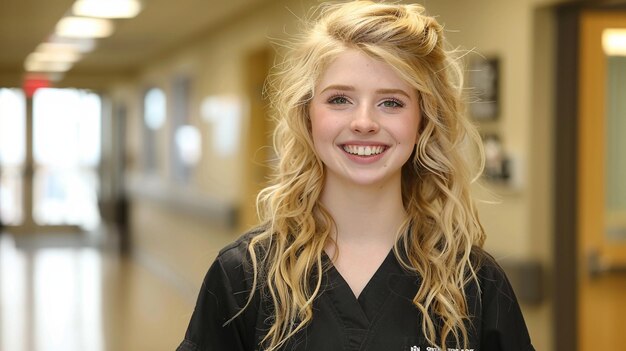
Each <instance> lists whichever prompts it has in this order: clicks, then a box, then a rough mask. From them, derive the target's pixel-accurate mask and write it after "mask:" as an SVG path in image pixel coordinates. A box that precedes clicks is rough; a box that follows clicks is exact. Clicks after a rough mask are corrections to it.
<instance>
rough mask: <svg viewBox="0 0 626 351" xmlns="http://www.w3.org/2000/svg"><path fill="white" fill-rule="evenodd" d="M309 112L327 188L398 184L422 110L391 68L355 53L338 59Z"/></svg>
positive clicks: (413, 91)
mask: <svg viewBox="0 0 626 351" xmlns="http://www.w3.org/2000/svg"><path fill="white" fill-rule="evenodd" d="M309 113H310V117H311V127H312V135H313V143H314V145H315V151H316V153H317V155H318V157H319V158H320V159H321V161H322V162H323V163H324V165H325V166H326V183H327V184H328V183H329V182H340V183H339V184H341V183H343V184H346V185H362V186H372V185H373V186H384V185H386V184H390V183H389V182H398V184H399V182H400V174H401V168H402V166H403V165H404V164H405V163H406V161H407V160H408V159H409V157H410V156H411V153H412V151H413V148H414V146H415V143H416V140H417V135H418V128H419V123H420V109H419V98H418V95H417V91H416V89H414V88H413V87H412V86H410V85H409V84H408V83H407V82H405V81H404V80H403V79H402V78H400V76H399V75H398V74H397V73H396V72H395V71H394V70H393V69H392V68H391V66H389V65H388V64H386V63H383V62H381V61H377V60H374V59H372V58H370V57H369V56H367V55H365V54H363V53H361V52H359V51H357V50H348V51H346V52H344V53H342V54H340V55H339V56H338V57H337V58H336V59H335V60H334V61H333V62H332V63H331V64H330V65H329V66H328V68H327V69H326V71H325V72H324V73H323V74H322V76H321V79H320V81H319V83H318V85H317V86H316V87H315V95H314V96H313V99H312V101H311V104H310V110H309Z"/></svg>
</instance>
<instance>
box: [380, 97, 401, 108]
mask: <svg viewBox="0 0 626 351" xmlns="http://www.w3.org/2000/svg"><path fill="white" fill-rule="evenodd" d="M382 105H383V107H391V108H395V107H404V104H403V103H402V102H400V101H398V100H395V99H393V100H385V101H383V103H382Z"/></svg>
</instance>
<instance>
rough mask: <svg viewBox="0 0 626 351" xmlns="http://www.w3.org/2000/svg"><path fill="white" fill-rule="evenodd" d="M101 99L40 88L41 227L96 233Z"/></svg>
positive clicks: (36, 104)
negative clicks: (72, 227)
mask: <svg viewBox="0 0 626 351" xmlns="http://www.w3.org/2000/svg"><path fill="white" fill-rule="evenodd" d="M101 111H102V108H101V99H100V97H99V96H98V95H97V94H95V93H92V92H88V91H83V90H76V89H39V90H37V92H36V93H35V95H34V97H33V157H34V162H35V174H34V182H33V219H34V220H35V222H36V223H38V224H41V225H65V224H70V225H79V226H81V227H83V228H85V229H93V228H95V227H96V226H97V225H98V224H99V221H100V216H99V212H98V206H97V190H98V187H99V184H98V175H97V166H98V164H99V163H100V146H101V142H100V135H101V131H100V130H101Z"/></svg>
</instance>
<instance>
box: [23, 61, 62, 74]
mask: <svg viewBox="0 0 626 351" xmlns="http://www.w3.org/2000/svg"><path fill="white" fill-rule="evenodd" d="M24 68H25V69H26V71H28V72H66V71H69V70H70V68H72V63H71V62H56V61H36V60H28V59H27V60H26V63H24Z"/></svg>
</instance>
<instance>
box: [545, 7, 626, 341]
mask: <svg viewBox="0 0 626 351" xmlns="http://www.w3.org/2000/svg"><path fill="white" fill-rule="evenodd" d="M557 18H558V33H559V37H558V38H557V42H558V48H557V52H558V59H557V62H558V65H557V67H556V70H557V87H556V88H557V91H556V94H557V110H556V116H557V117H556V131H557V132H556V135H555V137H556V155H555V160H556V168H555V169H556V170H557V171H556V173H555V182H554V183H555V185H556V187H555V199H556V201H555V213H556V220H555V245H554V246H555V272H556V275H555V282H554V295H553V296H554V304H555V309H554V311H555V317H554V320H555V332H556V338H555V350H590V349H610V348H613V347H619V346H620V345H623V344H624V343H626V334H625V333H624V330H626V322H625V321H624V319H623V315H625V314H626V302H625V301H626V299H625V298H626V190H624V185H623V184H624V183H623V179H624V177H626V165H625V164H624V161H623V160H626V157H624V155H625V154H626V143H624V142H623V141H622V140H624V138H623V134H624V132H626V130H625V129H626V106H625V105H624V101H626V100H624V98H623V96H625V95H626V58H624V57H618V56H616V55H615V54H611V53H608V52H607V51H606V48H605V47H603V44H602V42H603V35H604V34H605V33H606V32H607V30H609V29H626V11H624V6H623V5H616V4H614V5H611V6H598V5H594V6H591V5H581V4H576V5H569V6H564V7H562V8H560V9H559V10H558V11H557ZM624 40H626V39H624ZM620 177H621V178H620Z"/></svg>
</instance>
